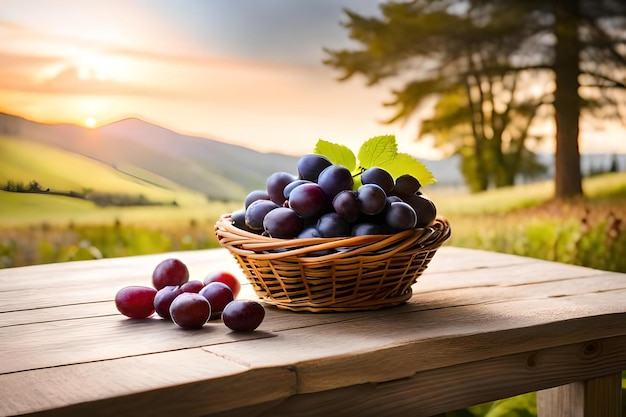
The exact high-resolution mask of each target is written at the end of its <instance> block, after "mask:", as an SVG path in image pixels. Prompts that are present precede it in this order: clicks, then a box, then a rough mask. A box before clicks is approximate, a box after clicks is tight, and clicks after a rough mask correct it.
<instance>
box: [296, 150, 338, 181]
mask: <svg viewBox="0 0 626 417" xmlns="http://www.w3.org/2000/svg"><path fill="white" fill-rule="evenodd" d="M331 165H332V162H330V160H329V159H328V158H326V157H325V156H324V155H318V154H307V155H303V156H302V157H300V159H299V160H298V176H299V178H300V179H303V180H309V181H314V182H317V179H318V177H319V175H320V172H322V171H323V170H324V169H325V168H327V167H329V166H331Z"/></svg>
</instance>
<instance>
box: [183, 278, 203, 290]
mask: <svg viewBox="0 0 626 417" xmlns="http://www.w3.org/2000/svg"><path fill="white" fill-rule="evenodd" d="M203 287H204V282H202V281H200V280H197V279H194V280H191V281H187V282H185V283H184V284H183V285H181V286H180V289H181V290H183V292H200V290H201V289H202V288H203Z"/></svg>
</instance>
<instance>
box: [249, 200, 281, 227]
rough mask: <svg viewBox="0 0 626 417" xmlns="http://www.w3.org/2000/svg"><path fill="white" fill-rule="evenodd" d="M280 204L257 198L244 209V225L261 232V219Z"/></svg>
mask: <svg viewBox="0 0 626 417" xmlns="http://www.w3.org/2000/svg"><path fill="white" fill-rule="evenodd" d="M279 207H280V206H279V205H278V204H276V203H275V202H273V201H271V200H257V201H255V202H253V203H252V204H250V207H248V208H247V209H246V227H247V228H248V230H251V231H254V232H257V233H261V232H262V231H263V219H264V218H265V216H266V215H267V213H269V212H270V211H272V210H275V209H277V208H279Z"/></svg>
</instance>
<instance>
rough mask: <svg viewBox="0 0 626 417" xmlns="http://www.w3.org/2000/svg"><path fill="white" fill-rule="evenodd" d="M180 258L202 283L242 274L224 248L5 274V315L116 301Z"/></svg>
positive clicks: (0, 273)
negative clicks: (212, 275)
mask: <svg viewBox="0 0 626 417" xmlns="http://www.w3.org/2000/svg"><path fill="white" fill-rule="evenodd" d="M168 257H179V258H180V259H181V260H183V261H184V262H185V263H186V264H187V265H188V267H189V270H190V279H199V280H202V279H204V277H205V276H206V274H207V273H208V272H210V271H214V270H222V269H223V270H227V271H231V272H233V273H235V274H236V275H237V276H238V277H239V278H240V279H241V280H242V282H244V281H245V278H244V277H243V274H242V272H241V270H240V269H239V267H238V266H237V264H236V263H235V261H234V259H232V258H231V257H230V256H229V255H228V253H227V252H226V250H225V249H214V250H207V251H198V252H195V251H190V252H181V253H176V252H174V253H168V254H160V255H150V256H145V257H143V256H136V257H127V258H110V259H100V260H95V261H78V262H65V263H59V264H49V265H36V266H29V267H21V268H12V269H3V270H0V289H1V290H0V300H2V303H0V312H8V311H23V310H25V309H33V308H42V307H54V306H61V305H67V304H72V303H88V302H102V301H107V300H113V297H114V296H115V293H116V292H117V290H119V289H120V288H121V287H123V286H126V285H146V286H151V285H152V271H153V270H154V268H155V267H156V265H157V264H158V262H160V261H161V260H163V259H165V258H168Z"/></svg>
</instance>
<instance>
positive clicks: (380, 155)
mask: <svg viewBox="0 0 626 417" xmlns="http://www.w3.org/2000/svg"><path fill="white" fill-rule="evenodd" d="M397 153H398V144H397V143H396V137H395V136H393V135H384V136H375V137H373V138H370V139H368V140H366V141H365V142H364V143H363V145H361V148H360V149H359V155H358V157H359V166H360V167H362V168H372V167H380V168H383V165H385V164H388V163H390V162H391V161H393V159H394V158H395V156H396V154H397Z"/></svg>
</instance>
